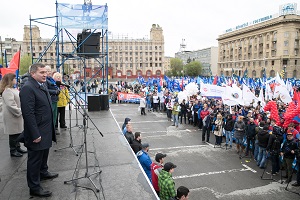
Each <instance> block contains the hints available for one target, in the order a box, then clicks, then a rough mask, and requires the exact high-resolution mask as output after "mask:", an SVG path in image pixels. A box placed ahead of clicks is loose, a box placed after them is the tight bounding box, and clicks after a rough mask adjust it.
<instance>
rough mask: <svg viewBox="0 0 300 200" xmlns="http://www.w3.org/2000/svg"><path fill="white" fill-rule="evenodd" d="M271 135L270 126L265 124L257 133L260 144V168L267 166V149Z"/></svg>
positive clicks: (258, 164)
mask: <svg viewBox="0 0 300 200" xmlns="http://www.w3.org/2000/svg"><path fill="white" fill-rule="evenodd" d="M269 137H270V134H269V126H268V125H265V126H264V127H263V130H262V131H260V132H259V133H258V134H257V139H258V146H259V153H258V157H257V166H259V168H261V169H264V168H265V163H266V156H267V153H266V149H267V146H268V142H269Z"/></svg>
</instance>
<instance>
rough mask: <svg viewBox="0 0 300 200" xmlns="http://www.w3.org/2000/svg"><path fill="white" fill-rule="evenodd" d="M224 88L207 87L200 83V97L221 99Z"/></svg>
mask: <svg viewBox="0 0 300 200" xmlns="http://www.w3.org/2000/svg"><path fill="white" fill-rule="evenodd" d="M225 90H226V88H225V87H221V86H217V85H209V84H204V83H202V82H201V84H200V92H201V96H204V97H222V96H223V95H224V93H225Z"/></svg>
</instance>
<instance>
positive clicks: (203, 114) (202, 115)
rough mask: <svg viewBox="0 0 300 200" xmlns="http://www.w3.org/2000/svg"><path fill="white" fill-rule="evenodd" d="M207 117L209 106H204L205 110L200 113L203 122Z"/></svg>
mask: <svg viewBox="0 0 300 200" xmlns="http://www.w3.org/2000/svg"><path fill="white" fill-rule="evenodd" d="M207 115H209V110H208V106H207V104H204V105H203V110H201V112H200V117H201V119H202V120H203V119H204V118H205V117H206V116H207Z"/></svg>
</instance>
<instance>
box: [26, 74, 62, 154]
mask: <svg viewBox="0 0 300 200" xmlns="http://www.w3.org/2000/svg"><path fill="white" fill-rule="evenodd" d="M20 100H21V109H22V114H23V119H24V140H25V141H24V144H25V146H26V147H27V148H28V149H30V150H33V151H38V150H44V149H48V148H50V147H51V146H52V141H54V142H56V134H55V129H54V123H53V113H52V107H51V104H52V102H51V98H50V95H49V92H48V90H47V88H46V87H43V86H40V85H39V83H38V82H37V81H36V80H35V79H33V78H32V77H29V79H28V81H27V82H26V83H25V85H24V86H23V88H22V90H21V91H20ZM40 136H41V138H42V139H41V141H40V142H39V143H34V142H33V140H35V139H37V138H38V137H40Z"/></svg>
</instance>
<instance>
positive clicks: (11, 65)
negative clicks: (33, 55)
mask: <svg viewBox="0 0 300 200" xmlns="http://www.w3.org/2000/svg"><path fill="white" fill-rule="evenodd" d="M19 66H20V50H19V51H17V53H15V55H14V57H13V58H12V59H11V61H10V63H9V68H10V69H19ZM2 76H3V75H2Z"/></svg>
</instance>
